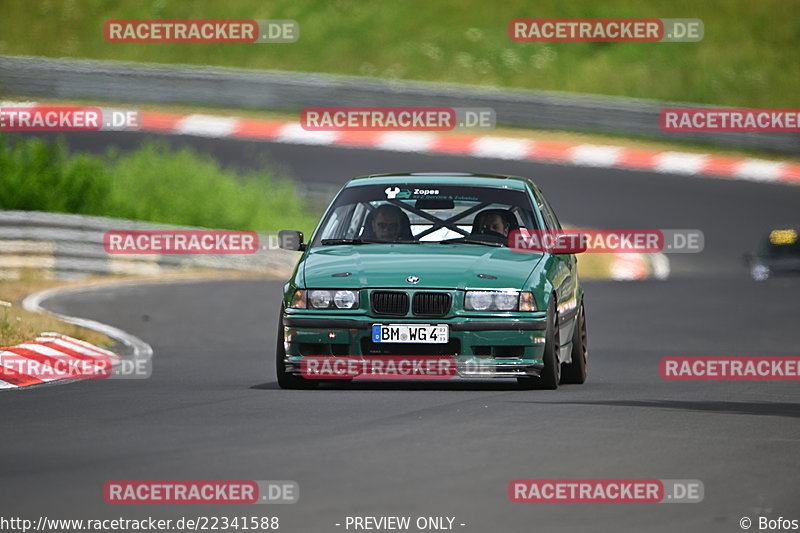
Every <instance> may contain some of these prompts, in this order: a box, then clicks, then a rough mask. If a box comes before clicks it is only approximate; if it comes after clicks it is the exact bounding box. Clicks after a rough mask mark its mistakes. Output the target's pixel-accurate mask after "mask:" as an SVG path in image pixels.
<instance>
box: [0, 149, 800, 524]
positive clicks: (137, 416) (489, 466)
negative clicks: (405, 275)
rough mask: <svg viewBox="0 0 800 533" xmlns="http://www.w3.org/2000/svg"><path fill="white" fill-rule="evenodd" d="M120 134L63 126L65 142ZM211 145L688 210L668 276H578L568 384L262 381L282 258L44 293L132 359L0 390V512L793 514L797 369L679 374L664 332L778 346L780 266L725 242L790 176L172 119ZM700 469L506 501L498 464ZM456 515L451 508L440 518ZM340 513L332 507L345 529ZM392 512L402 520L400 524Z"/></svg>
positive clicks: (667, 216) (777, 208) (773, 208)
mask: <svg viewBox="0 0 800 533" xmlns="http://www.w3.org/2000/svg"><path fill="white" fill-rule="evenodd" d="M144 137H153V136H150V135H147V136H144V135H139V134H132V133H126V134H122V133H120V134H108V135H105V134H104V137H102V138H101V139H100V140H99V141H98V138H97V137H96V136H89V135H73V136H71V137H70V138H69V139H68V140H69V143H70V146H71V147H72V148H80V149H83V148H84V147H87V146H89V145H91V147H92V149H94V150H102V149H104V148H105V147H107V146H109V145H110V144H115V145H118V146H121V147H123V148H130V147H133V146H136V145H138V144H139V143H140V142H141V141H142V139H143V138H144ZM169 142H172V143H176V144H182V143H188V144H192V145H194V146H195V147H197V148H199V149H202V150H203V151H205V152H207V153H210V154H212V155H213V156H214V157H216V158H218V159H219V160H220V161H221V162H223V163H224V164H226V165H228V166H235V167H242V168H247V167H252V168H256V167H257V166H258V165H259V164H260V162H261V161H263V158H267V159H268V160H270V161H272V162H273V163H278V164H280V165H282V166H283V167H284V168H285V169H286V170H287V171H289V172H291V173H292V174H293V175H294V176H295V177H297V178H298V179H301V180H303V181H306V182H325V183H328V184H341V183H343V182H344V181H346V179H348V178H349V177H352V176H355V175H361V174H367V173H373V172H392V171H420V170H469V171H477V172H485V171H491V172H495V173H510V174H520V175H528V176H531V177H533V178H535V179H536V181H537V182H538V183H539V184H540V186H541V187H542V189H543V190H544V191H545V193H546V194H547V195H548V197H549V198H550V199H551V202H552V203H553V205H554V208H555V209H556V211H557V212H558V214H559V216H560V217H561V218H562V219H563V220H566V221H569V222H570V223H572V224H577V225H587V226H591V227H600V228H645V229H646V228H682V229H686V228H698V229H701V230H703V231H704V233H705V237H706V250H705V251H704V252H703V253H701V254H695V255H680V256H678V255H672V256H671V259H672V260H673V261H672V266H673V275H672V276H671V278H670V279H669V280H667V281H643V282H630V283H618V282H588V283H586V284H585V289H586V307H587V321H588V328H589V345H590V376H589V381H588V382H587V383H586V384H585V385H571V386H562V387H560V388H559V389H558V390H557V391H523V390H518V389H517V388H516V385H515V384H513V383H509V382H491V383H486V382H479V383H475V382H470V383H463V382H462V383H437V384H431V383H426V384H419V383H389V384H353V385H344V386H325V387H323V388H322V389H320V390H316V391H283V390H279V389H278V388H277V384H276V382H275V375H274V371H273V357H274V339H275V331H276V323H277V312H278V305H279V303H278V301H279V298H280V292H281V286H282V282H281V281H225V282H195V283H179V284H159V285H142V286H137V287H125V288H117V289H110V288H109V289H102V290H96V291H91V292H85V293H81V294H76V295H70V296H61V297H56V298H53V299H51V300H49V301H47V302H45V304H44V305H45V306H46V307H48V308H50V309H52V310H54V311H58V312H62V313H67V314H71V315H75V316H81V317H88V318H92V319H96V320H100V321H102V322H106V323H109V324H112V325H114V326H117V327H120V328H122V329H124V330H126V331H128V332H130V333H132V334H134V335H137V336H139V337H140V338H142V339H143V340H145V341H147V342H148V343H150V344H151V345H152V346H153V349H154V352H155V356H154V365H153V375H152V377H151V378H150V379H147V380H138V381H134V380H127V381H122V380H114V381H86V382H75V383H71V384H66V385H58V386H50V387H42V388H37V389H32V390H24V391H14V392H11V393H4V394H0V407H1V408H2V413H3V417H2V418H3V422H4V424H3V426H4V427H3V430H2V437H0V478H1V479H2V481H1V482H0V516H24V517H28V518H36V517H38V516H40V515H46V516H48V517H50V518H69V517H73V518H103V517H108V518H110V517H119V516H123V517H127V518H144V517H146V516H161V517H180V516H189V517H196V516H203V515H204V516H214V515H216V516H219V515H227V516H234V515H239V516H243V515H247V516H251V515H259V516H260V515H262V514H273V515H276V516H279V517H280V520H281V528H280V530H281V531H287V532H295V531H297V532H311V531H345V529H344V527H343V526H342V527H336V526H335V524H336V523H341V524H344V520H345V517H346V516H354V515H357V516H379V515H391V516H402V515H408V516H412V517H417V516H454V517H455V523H456V526H455V529H456V530H460V531H465V532H471V531H475V532H494V531H497V532H516V531H536V532H540V531H664V532H667V531H669V532H673V531H693V532H694V531H697V532H715V531H720V532H723V531H741V529H740V527H739V519H740V518H741V517H744V516H748V517H750V518H751V519H752V520H753V521H754V522H755V524H754V526H753V528H752V529H753V530H756V529H757V527H758V526H757V520H758V517H759V516H767V517H769V518H773V519H774V518H777V517H779V516H783V517H788V518H790V519H800V508H798V505H797V497H798V494H800V481H798V478H799V476H800V467H799V466H798V465H800V461H798V459H797V452H798V444H799V443H800V420H799V419H800V403H798V399H800V395H798V383H797V382H789V381H785V382H779V381H770V382H756V381H742V382H711V381H709V382H689V381H684V382H679V381H665V380H662V379H661V378H660V377H659V374H658V362H659V360H660V359H661V358H662V357H664V356H667V355H670V356H705V355H720V356H728V355H742V356H744V355H747V356H786V355H795V356H796V355H799V354H800V350H799V349H798V340H797V331H798V330H797V324H798V317H799V316H800V302H798V295H800V279H796V278H795V279H792V278H785V279H772V280H769V281H767V282H763V283H757V282H754V281H751V280H750V279H749V277H748V276H747V273H746V270H745V269H744V267H743V266H742V265H741V262H740V256H741V254H742V253H743V252H745V251H748V250H752V249H754V248H755V246H756V243H757V240H758V238H759V236H760V235H761V234H762V233H763V232H764V231H765V230H767V229H769V228H770V227H772V226H773V225H776V224H786V223H796V222H797V216H798V213H800V209H798V208H800V187H793V186H787V185H771V184H758V183H747V182H734V181H727V180H714V179H706V178H690V177H679V176H665V175H658V174H651V173H639V172H630V171H623V170H611V169H591V168H579V167H566V166H557V165H544V164H537V163H526V162H518V161H504V160H489V159H470V158H466V157H451V156H441V155H419V154H408V153H397V152H381V151H366V150H357V149H342V148H330V147H319V146H292V145H280V144H271V143H260V142H259V143H255V142H254V143H250V142H243V141H228V140H218V139H198V138H193V137H181V138H172V139H170V141H169ZM524 478H538V479H593V478H614V479H639V478H646V479H698V480H701V481H702V482H703V483H704V486H705V499H704V501H703V502H702V503H696V504H515V503H511V502H509V500H508V496H507V488H508V484H509V482H510V481H512V480H514V479H524ZM113 479H275V480H278V479H280V480H295V481H297V482H298V483H299V485H300V501H299V502H298V503H297V504H294V505H280V506H278V505H275V506H255V507H254V506H244V507H242V506H144V505H133V506H113V505H108V504H106V503H104V501H103V498H102V486H103V484H104V483H105V482H106V481H108V480H113ZM462 523H463V524H465V525H464V526H460V525H458V524H462ZM351 531H352V529H351ZM412 531H413V529H412Z"/></svg>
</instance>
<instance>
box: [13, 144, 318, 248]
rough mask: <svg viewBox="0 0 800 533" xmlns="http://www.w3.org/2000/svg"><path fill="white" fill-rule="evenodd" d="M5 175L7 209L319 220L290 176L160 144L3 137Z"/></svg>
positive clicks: (258, 224) (298, 224) (167, 219)
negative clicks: (81, 147)
mask: <svg viewBox="0 0 800 533" xmlns="http://www.w3.org/2000/svg"><path fill="white" fill-rule="evenodd" d="M0 176H2V179H0V209H22V210H35V211H52V212H59V213H75V214H83V215H99V216H108V217H115V218H124V219H131V220H143V221H149V222H161V223H165V224H179V225H189V226H200V227H208V228H219V229H235V230H253V231H272V230H278V229H288V228H291V229H299V230H302V231H305V232H306V233H307V234H310V233H311V230H312V229H313V227H314V225H315V223H316V220H317V217H316V216H314V214H312V213H311V212H310V211H309V209H308V207H307V206H306V205H305V203H304V202H303V201H302V199H301V198H300V196H299V195H298V193H297V191H296V190H295V188H294V185H293V184H292V182H290V181H288V180H283V179H279V178H276V177H275V176H274V175H272V174H270V173H269V172H262V173H248V174H237V173H236V172H234V171H231V170H224V169H221V168H220V167H219V166H218V164H217V163H216V162H215V161H214V160H213V159H212V158H211V157H209V156H205V155H201V154H198V153H196V152H194V151H192V150H191V149H188V148H184V149H181V150H178V151H173V150H170V149H169V148H167V147H166V146H164V145H160V144H145V145H144V146H142V147H141V148H139V149H137V150H136V151H134V152H128V153H116V152H109V153H108V154H106V155H105V156H103V157H99V156H94V155H86V154H75V155H70V154H68V153H67V150H66V149H65V147H64V146H63V145H62V144H61V143H56V144H49V143H47V142H45V141H42V140H40V139H36V138H22V137H20V138H17V137H15V138H13V139H9V138H5V137H3V136H2V135H0Z"/></svg>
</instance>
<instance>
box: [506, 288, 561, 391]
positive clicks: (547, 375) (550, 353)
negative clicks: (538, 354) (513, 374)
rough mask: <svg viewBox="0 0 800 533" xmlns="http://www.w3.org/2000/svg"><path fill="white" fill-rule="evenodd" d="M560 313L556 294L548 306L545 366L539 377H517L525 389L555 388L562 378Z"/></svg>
mask: <svg viewBox="0 0 800 533" xmlns="http://www.w3.org/2000/svg"><path fill="white" fill-rule="evenodd" d="M559 345H560V342H559V336H558V314H557V313H556V304H555V295H554V296H553V297H552V298H551V299H550V305H548V306H547V331H546V332H545V343H544V356H543V359H544V368H542V375H541V376H540V377H538V378H517V382H518V383H519V384H520V386H521V387H522V388H524V389H537V390H555V389H557V388H558V382H559V381H560V379H561V365H560V364H558V346H559Z"/></svg>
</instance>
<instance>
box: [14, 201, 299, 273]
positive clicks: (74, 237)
mask: <svg viewBox="0 0 800 533" xmlns="http://www.w3.org/2000/svg"><path fill="white" fill-rule="evenodd" d="M197 229H203V228H189V227H185V226H170V225H164V224H150V223H144V222H134V221H127V220H120V219H114V218H105V217H94V216H82V215H66V214H57V213H43V212H38V211H0V279H2V278H11V279H13V278H17V277H19V276H20V274H21V273H22V272H23V271H24V270H26V269H34V270H42V271H46V272H49V273H52V274H53V276H54V277H57V278H66V277H72V276H85V275H86V274H98V275H103V274H124V275H147V274H159V273H163V272H167V271H173V270H186V269H191V268H208V269H223V270H241V271H255V272H262V273H265V274H266V273H273V274H276V275H281V276H284V277H288V276H289V274H290V273H291V269H292V268H293V267H294V265H295V264H296V262H297V259H298V255H297V254H296V253H295V252H289V251H285V250H280V249H276V244H277V235H276V233H259V243H260V246H261V248H260V249H259V250H258V251H257V252H255V253H253V254H241V255H226V254H209V255H203V254H136V255H117V254H109V253H107V252H106V250H105V248H104V247H103V235H104V234H105V232H107V231H111V230H122V231H125V230H129V231H133V230H197Z"/></svg>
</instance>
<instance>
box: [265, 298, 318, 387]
mask: <svg viewBox="0 0 800 533" xmlns="http://www.w3.org/2000/svg"><path fill="white" fill-rule="evenodd" d="M277 337H278V343H277V346H275V374H276V375H277V376H278V386H279V387H280V388H282V389H305V390H307V389H316V388H317V386H319V383H318V382H317V381H314V380H310V379H305V378H303V377H301V376H295V375H292V374H289V373H287V372H286V362H285V361H284V358H285V357H286V350H285V347H284V345H283V307H282V306H281V312H280V315H279V316H278V335H277Z"/></svg>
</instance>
